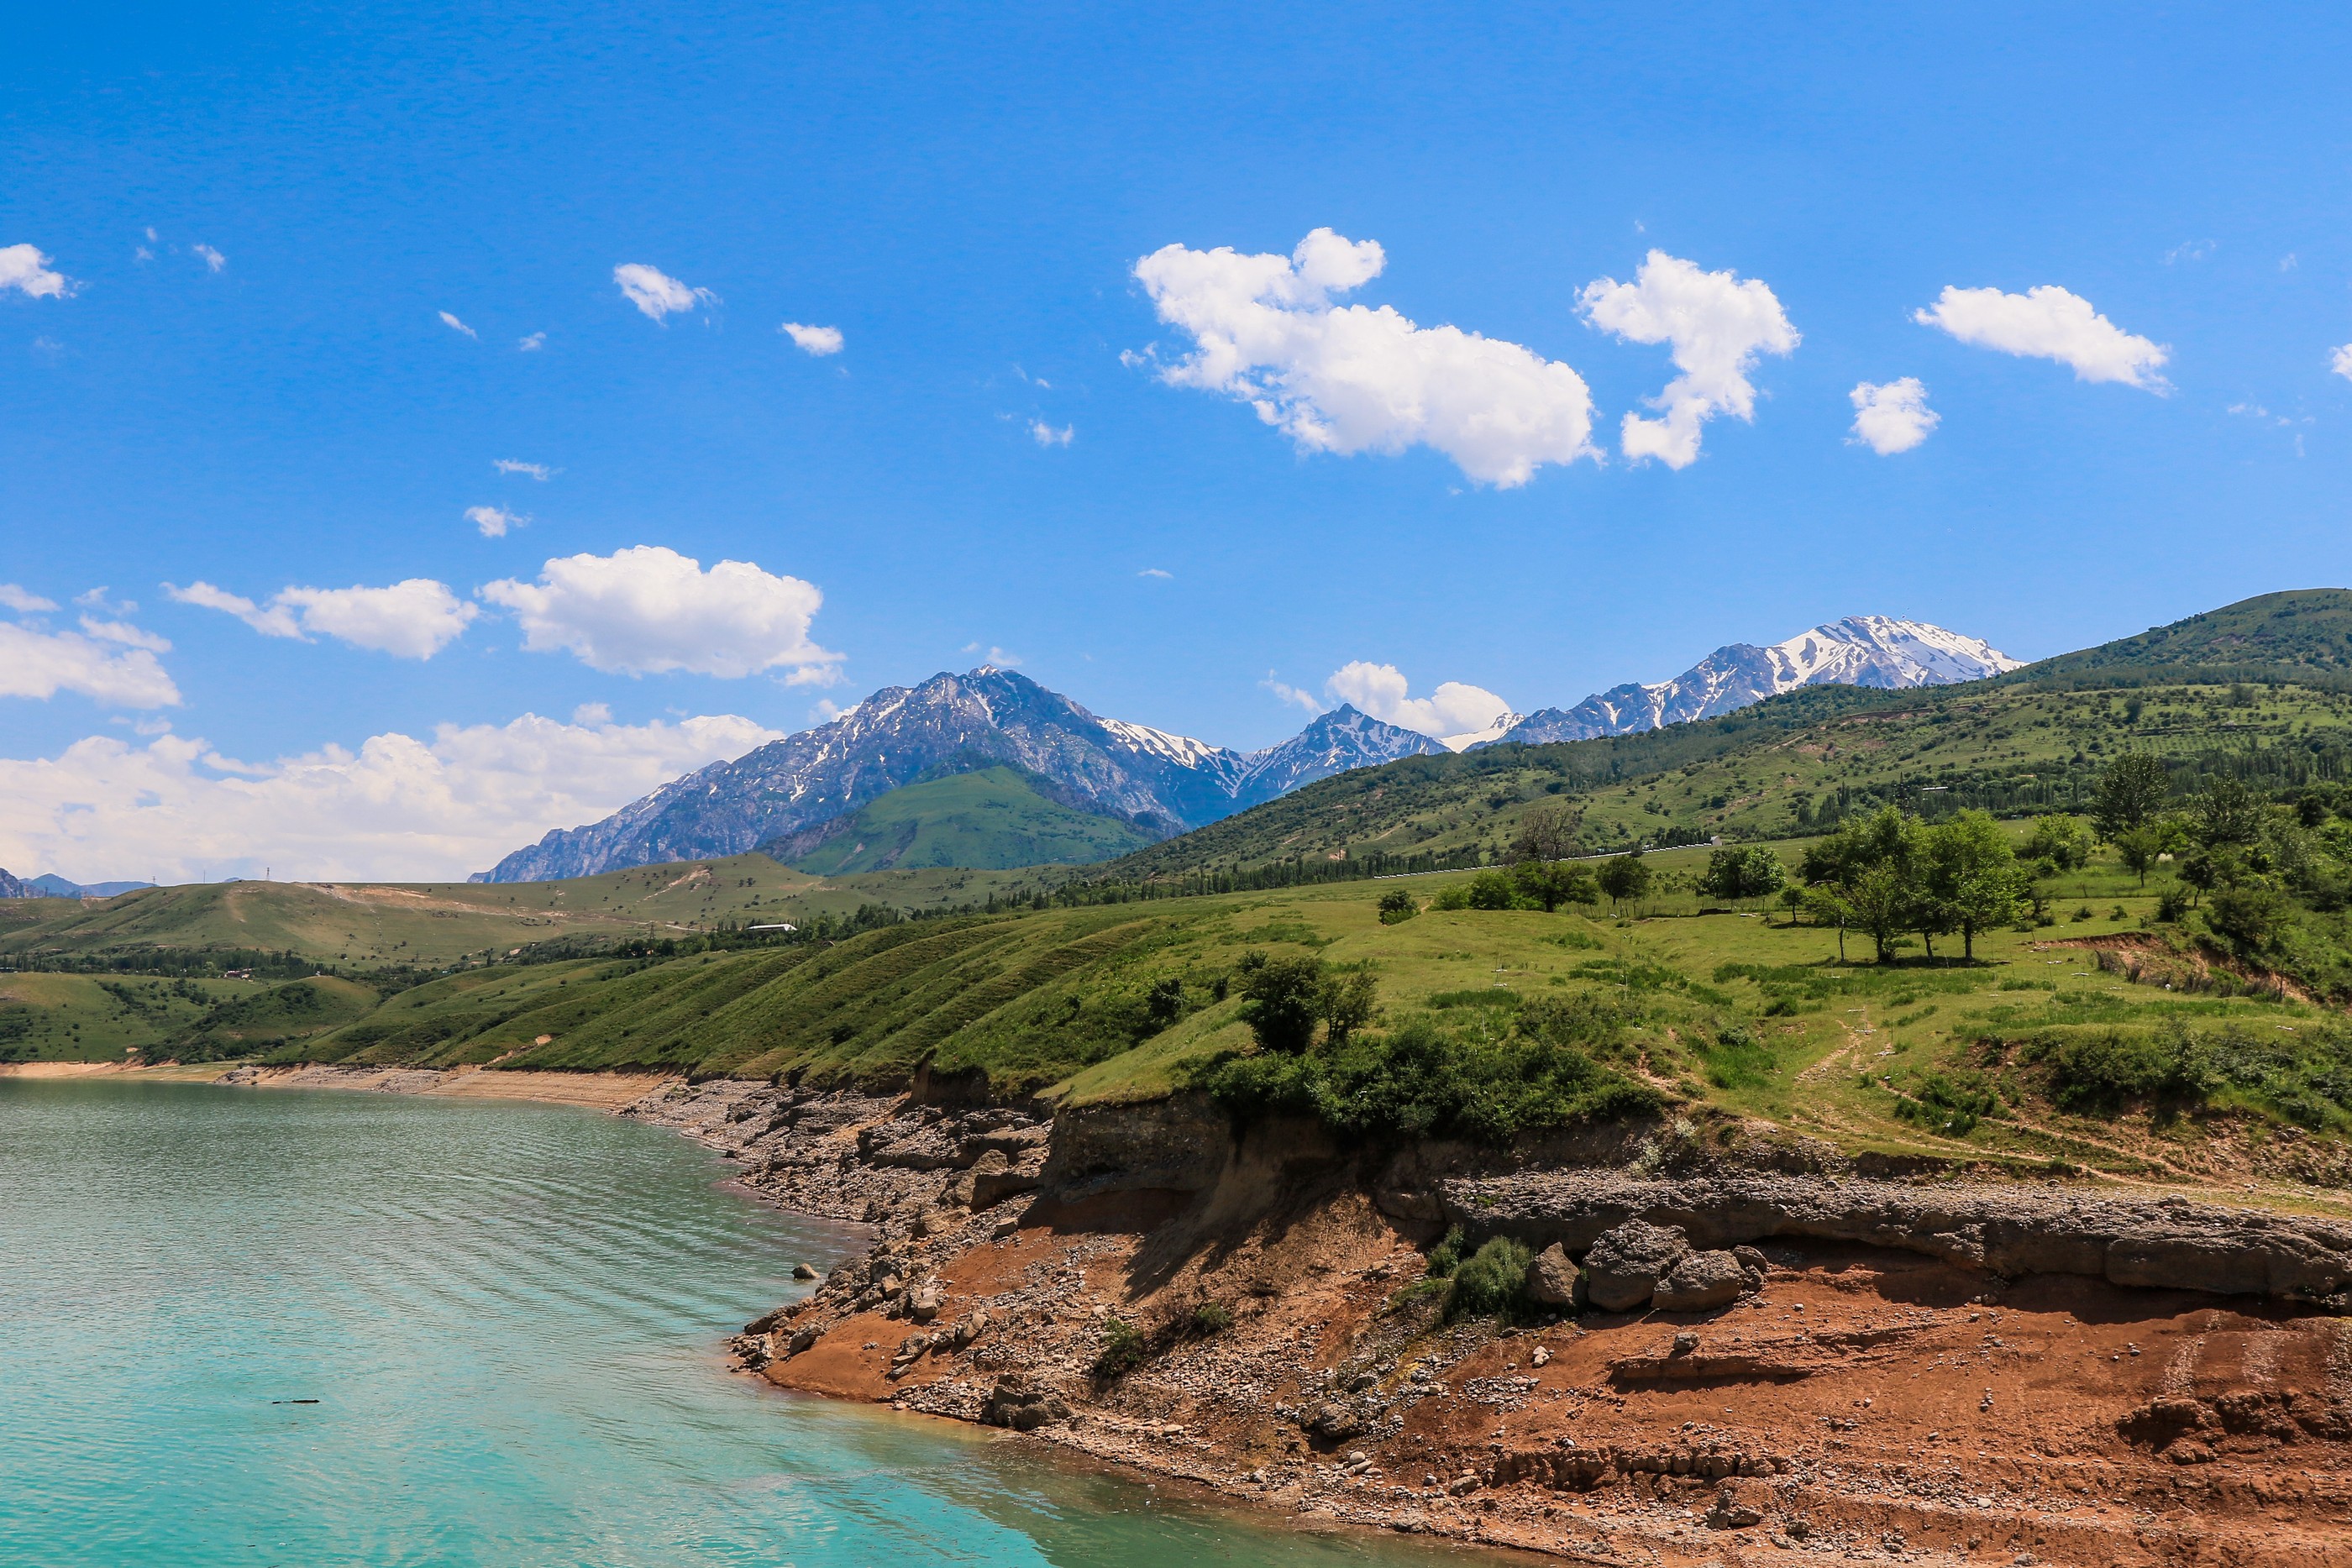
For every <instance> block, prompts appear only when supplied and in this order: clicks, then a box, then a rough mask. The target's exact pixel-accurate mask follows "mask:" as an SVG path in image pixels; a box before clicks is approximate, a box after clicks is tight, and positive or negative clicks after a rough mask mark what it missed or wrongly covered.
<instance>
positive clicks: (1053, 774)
mask: <svg viewBox="0 0 2352 1568" xmlns="http://www.w3.org/2000/svg"><path fill="white" fill-rule="evenodd" d="M1438 749H1440V748H1439V747H1438V746H1437V745H1436V743H1435V742H1433V741H1430V740H1427V739H1425V738H1423V737H1421V736H1418V735H1415V734H1413V733H1412V732H1411V731H1410V730H1403V729H1399V728H1397V727H1395V726H1394V725H1388V724H1382V723H1381V722H1380V721H1379V720H1377V719H1372V718H1367V717H1366V716H1364V715H1362V714H1360V713H1358V712H1356V710H1354V709H1353V708H1341V709H1339V711H1338V712H1337V713H1331V714H1326V715H1324V716H1322V717H1321V718H1318V719H1317V720H1316V721H1315V723H1314V724H1312V725H1309V726H1308V727H1307V730H1306V731H1305V732H1304V733H1303V734H1301V735H1299V736H1298V737H1295V738H1294V739H1292V740H1289V741H1286V742H1285V743H1284V744H1283V745H1281V746H1278V747H1272V748H1271V749H1269V750H1266V751H1263V752H1255V753H1242V752H1237V751H1232V750H1228V749H1226V748H1224V747H1213V746H1209V745H1206V744H1204V743H1203V742H1201V741H1197V740H1193V739H1191V738H1189V737H1184V736H1176V735H1170V734H1167V733H1166V732H1164V731H1160V730H1155V729H1150V728H1147V727H1144V726H1141V725H1134V724H1127V723H1124V722H1122V721H1120V720H1118V719H1104V718H1098V717H1097V716H1095V715H1093V714H1091V713H1088V712H1087V710H1086V709H1085V708H1083V707H1080V706H1078V705H1077V704H1076V703H1075V702H1072V701H1071V700H1070V699H1069V698H1067V697H1066V696H1063V695H1060V694H1058V693H1055V692H1051V691H1048V690H1046V689H1045V687H1044V686H1041V685H1038V684H1037V683H1036V682H1034V681H1033V680H1030V679H1029V678H1028V677H1027V676H1025V675H1021V674H1014V673H1013V671H1010V670H999V669H994V668H991V667H988V666H985V665H983V666H982V667H981V668H980V669H977V670H973V671H971V673H970V674H961V675H955V674H939V675H934V676H932V677H931V678H930V679H929V680H928V681H925V682H924V683H923V684H922V685H919V686H892V687H888V688H886V689H885V690H882V691H879V692H877V693H875V694H874V695H872V696H870V697H868V698H866V700H865V701H864V702H862V703H860V704H858V705H857V706H856V707H854V708H852V709H850V710H849V711H848V712H847V713H845V714H844V715H842V716H840V717H839V718H837V719H835V720H834V721H833V722H832V723H830V724H826V725H821V726H819V727H816V728H814V729H811V730H805V731H803V732H802V733H801V734H799V735H794V736H788V737H785V738H784V739H782V740H779V741H774V742H772V743H770V744H769V745H766V746H763V747H760V748H759V749H758V750H757V751H753V752H751V753H750V754H749V755H747V756H744V757H740V758H736V759H735V760H733V761H731V762H717V763H713V764H711V765H710V766H709V767H708V768H703V769H702V770H701V771H700V772H698V773H693V774H689V775H688V776H687V777H686V778H684V779H677V780H676V781H675V782H673V783H669V784H666V785H664V786H662V788H660V789H656V790H655V791H654V792H653V793H652V794H650V795H648V796H646V798H645V799H643V800H637V801H635V802H633V803H632V804H630V805H628V806H625V807H624V808H622V809H621V810H619V811H616V812H614V814H613V815H612V816H610V817H608V818H606V819H605V820H604V821H601V822H595V823H592V824H590V825H588V826H586V827H582V828H571V829H559V830H557V831H553V832H551V833H549V834H548V835H547V836H546V837H545V838H543V839H541V841H539V842H538V843H536V844H534V845H532V846H531V847H530V848H529V849H525V850H519V851H517V852H515V853H513V854H510V855H509V856H507V857H506V859H504V860H502V861H500V862H499V863H498V865H497V866H496V867H495V868H494V869H493V870H491V871H490V872H489V873H488V876H487V878H486V880H488V881H490V882H543V881H547V880H549V879H551V878H554V877H567V876H592V875H594V874H595V873H599V872H605V871H614V870H617V869H619V868H622V867H625V866H633V865H649V864H654V863H656V862H664V861H682V860H697V859H706V858H712V857H717V856H721V855H731V854H741V853H743V852H745V851H747V850H751V849H755V848H757V847H759V846H760V845H761V844H763V843H766V842H768V841H772V840H778V839H787V838H790V837H792V836H793V835H794V834H798V833H802V832H803V831H806V830H808V829H811V828H814V827H816V826H818V825H820V824H822V823H824V822H827V821H832V820H834V819H835V818H837V817H841V816H844V815H845V814H846V813H848V812H851V811H855V810H857V809H858V808H859V807H861V806H864V805H866V803H867V802H868V801H871V800H876V799H877V798H879V797H880V796H883V795H886V794H887V793H889V792H890V791H891V790H893V789H900V788H903V787H904V786H906V785H908V784H912V783H915V782H916V781H918V780H919V779H924V778H926V777H929V776H930V775H932V774H934V773H936V772H939V771H940V770H943V769H944V770H950V771H965V770H969V769H971V768H985V767H990V766H992V765H995V764H999V763H1011V764H1013V766H1015V767H1018V768H1024V769H1025V770H1026V771H1028V772H1030V773H1032V774H1035V775H1037V776H1039V777H1040V778H1043V779H1046V780H1048V781H1049V782H1050V783H1051V784H1052V785H1053V786H1054V787H1055V789H1057V790H1059V791H1060V798H1061V799H1063V800H1066V801H1067V802H1068V803H1070V804H1074V805H1077V806H1080V807H1081V808H1082V809H1086V810H1096V811H1100V812H1104V813H1106V814H1108V815H1113V816H1118V817H1120V818H1123V819H1125V820H1126V821H1130V822H1133V823H1134V824H1136V825H1137V826H1138V827H1140V828H1142V829H1144V830H1145V831H1148V832H1152V833H1156V834H1159V835H1161V836H1166V835H1169V834H1173V833H1178V832H1181V831H1185V830H1187V829H1190V828H1196V827H1199V826H1201V825H1202V824H1203V823H1206V822H1213V821H1216V820H1217V819H1219V818H1221V817H1225V816H1229V815H1231V814H1232V813H1233V812H1234V811H1237V810H1241V809H1243V808H1244V807H1245V806H1251V805H1255V804H1257V803H1258V802H1259V801H1261V800H1272V799H1274V798H1275V797H1276V796H1277V795H1281V794H1285V793H1287V792H1288V791H1289V790H1292V789H1297V788H1298V787H1299V786H1300V785H1302V784H1307V783H1311V782H1313V781H1314V780H1315V779H1321V778H1326V777H1328V776H1329V775H1330V774H1333V773H1338V772H1343V771H1345V770H1346V769H1348V768H1360V767H1365V766H1368V765H1370V764H1373V763H1380V762H1389V761H1393V760H1394V759H1395V758H1399V757H1408V756H1413V755H1417V754H1419V753H1422V752H1426V751H1435V750H1438Z"/></svg>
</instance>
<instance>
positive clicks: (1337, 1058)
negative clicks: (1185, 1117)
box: [1194, 997, 1664, 1145]
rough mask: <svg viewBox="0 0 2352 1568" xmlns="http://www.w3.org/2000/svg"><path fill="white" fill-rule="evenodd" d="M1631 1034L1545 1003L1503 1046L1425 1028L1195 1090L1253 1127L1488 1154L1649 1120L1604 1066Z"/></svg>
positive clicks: (1237, 1071)
mask: <svg viewBox="0 0 2352 1568" xmlns="http://www.w3.org/2000/svg"><path fill="white" fill-rule="evenodd" d="M1622 1027H1623V1026H1622V1022H1621V1021H1620V1020H1618V1019H1616V1017H1615V1015H1614V1014H1613V1013H1611V1012H1609V1011H1608V1010H1607V1009H1604V1008H1601V1007H1598V1006H1596V1005H1595V1004H1593V1003H1592V1002H1591V1001H1590V1000H1589V999H1582V998H1551V997H1546V998H1540V999H1538V1001H1535V1002H1530V1003H1528V1004H1526V1005H1525V1006H1524V1007H1523V1008H1521V1009H1520V1010H1519V1012H1518V1014H1517V1018H1516V1020H1515V1022H1514V1025H1513V1028H1512V1030H1511V1032H1510V1033H1509V1034H1508V1035H1507V1036H1506V1037H1505V1038H1502V1039H1499V1040H1496V1039H1492V1038H1487V1037H1486V1031H1484V1030H1481V1031H1480V1032H1479V1034H1478V1035H1476V1036H1474V1037H1470V1038H1457V1037H1455V1036H1454V1035H1451V1034H1449V1033H1447V1032H1446V1031H1445V1030H1443V1029H1442V1028H1440V1027H1439V1026H1438V1024H1437V1023H1436V1022H1435V1021H1434V1020H1433V1019H1430V1018H1428V1017H1425V1016H1424V1017H1419V1018H1412V1019H1407V1020H1406V1021H1405V1022H1404V1023H1403V1024H1402V1025H1400V1026H1399V1027H1397V1028H1395V1029H1392V1030H1386V1031H1384V1032H1382V1033H1379V1034H1365V1035H1358V1036H1352V1037H1349V1038H1348V1039H1345V1040H1339V1041H1334V1042H1332V1043H1330V1044H1328V1045H1327V1046H1326V1047H1325V1048H1324V1049H1322V1050H1320V1051H1314V1052H1311V1053H1306V1054H1298V1055H1286V1054H1282V1053H1276V1052H1265V1053H1261V1054H1259V1055H1256V1056H1244V1057H1226V1058H1223V1059H1220V1060H1218V1061H1213V1062H1211V1063H1209V1064H1207V1066H1206V1067H1205V1068H1204V1069H1203V1070H1202V1071H1200V1073H1199V1074H1198V1075H1197V1076H1196V1078H1195V1080H1194V1081H1195V1082H1199V1083H1201V1084H1202V1087H1204V1088H1206V1089H1207V1090H1208V1091H1209V1092H1210V1093H1211V1094H1212V1095H1213V1097H1214V1098H1215V1099H1217V1100H1218V1101H1219V1103H1222V1104H1223V1105H1224V1106H1225V1107H1226V1108H1227V1109H1228V1110H1230V1111H1232V1112H1234V1113H1235V1114H1236V1115H1239V1116H1242V1117H1244V1118H1245V1119H1246V1118H1254V1117H1257V1116H1262V1115H1265V1114H1269V1113H1290V1114H1294V1115H1312V1116H1315V1117H1317V1118H1318V1119H1319V1120H1320V1121H1321V1122H1322V1123H1323V1124H1325V1125H1326V1126H1328V1127H1330V1128H1331V1129H1332V1130H1333V1131H1334V1132H1337V1133H1339V1134H1342V1135H1345V1136H1350V1137H1356V1138H1361V1139H1370V1140H1382V1139H1391V1138H1399V1137H1412V1138H1425V1137H1461V1138H1467V1139H1470V1140H1472V1141H1474V1142H1476V1143H1481V1144H1486V1145H1504V1144H1508V1143H1509V1142H1510V1141H1511V1140H1512V1139H1514V1138H1516V1137H1518V1136H1519V1135H1521V1134H1528V1133H1538V1132H1544V1131H1549V1130H1550V1129H1552V1128H1555V1127H1561V1126H1566V1125H1569V1124H1572V1123H1576V1122H1580V1121H1605V1120H1614V1119H1618V1118H1622V1117H1627V1116H1633V1115H1640V1114H1643V1113H1647V1112H1651V1111H1654V1110H1656V1109H1657V1108H1658V1107H1659V1106H1660V1105H1661V1104H1663V1103H1664V1100H1663V1098H1662V1097H1661V1096H1660V1094H1659V1093H1658V1092H1657V1091H1656V1090H1654V1089H1653V1088H1651V1087H1650V1086H1648V1085H1647V1084H1643V1083H1638V1082H1634V1081H1633V1080H1632V1079H1630V1078H1628V1077H1626V1076H1625V1075H1624V1074H1622V1073H1621V1072H1618V1071H1614V1070H1613V1069H1611V1068H1608V1067H1604V1066H1602V1065H1601V1063H1600V1062H1599V1061H1595V1060H1594V1058H1593V1056H1592V1055H1591V1050H1592V1049H1593V1048H1595V1047H1597V1046H1605V1045H1613V1044H1614V1042H1615V1040H1617V1038H1618V1036H1619V1034H1620V1033H1621V1032H1622Z"/></svg>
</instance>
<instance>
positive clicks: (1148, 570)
mask: <svg viewBox="0 0 2352 1568" xmlns="http://www.w3.org/2000/svg"><path fill="white" fill-rule="evenodd" d="M1135 575H1136V576H1138V577H1156V578H1158V579H1159V580H1160V581H1162V582H1166V581H1168V580H1170V579H1171V578H1173V577H1174V576H1175V575H1176V574H1175V573H1174V572H1172V571H1163V570H1160V568H1158V567H1156V566H1147V567H1145V568H1144V569H1143V570H1141V571H1139V572H1137V573H1136V574H1135Z"/></svg>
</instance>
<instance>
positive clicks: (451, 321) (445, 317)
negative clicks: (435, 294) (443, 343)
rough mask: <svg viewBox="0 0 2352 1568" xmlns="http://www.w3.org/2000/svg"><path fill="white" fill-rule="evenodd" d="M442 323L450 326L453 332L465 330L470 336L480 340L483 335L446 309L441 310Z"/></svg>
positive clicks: (447, 326)
mask: <svg viewBox="0 0 2352 1568" xmlns="http://www.w3.org/2000/svg"><path fill="white" fill-rule="evenodd" d="M441 325H443V326H444V327H446V328H448V329H450V330H451V331H453V332H463V333H465V334H466V336H467V337H468V338H473V339H477V340H478V339H479V338H480V337H481V334H480V333H479V332H477V331H475V330H474V329H472V328H471V327H468V326H467V325H466V324H465V323H464V322H463V321H460V320H458V319H457V318H456V317H455V316H452V315H450V314H449V312H447V311H446V310H444V311H442V312H441Z"/></svg>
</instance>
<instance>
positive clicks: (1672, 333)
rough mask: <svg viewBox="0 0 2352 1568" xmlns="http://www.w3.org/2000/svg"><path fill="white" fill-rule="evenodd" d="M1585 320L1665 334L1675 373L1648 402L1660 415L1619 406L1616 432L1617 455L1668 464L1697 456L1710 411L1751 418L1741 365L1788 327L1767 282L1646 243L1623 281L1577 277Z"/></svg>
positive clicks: (1789, 334) (1790, 338) (1779, 342)
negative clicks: (1703, 267) (1583, 281)
mask: <svg viewBox="0 0 2352 1568" xmlns="http://www.w3.org/2000/svg"><path fill="white" fill-rule="evenodd" d="M1577 298H1578V303H1579V304H1580V306H1581V307H1582V308H1583V310H1584V314H1585V319H1588V320H1590V321H1591V323H1592V324H1593V325H1594V326H1596V327H1599V328H1601V329H1602V330H1604V331H1608V332H1613V333H1615V334H1616V335H1617V336H1618V337H1620V338H1623V339H1627V340H1630V341H1633V342H1636V343H1668V344H1671V345H1673V348H1672V350H1671V357H1672V359H1673V360H1674V363H1675V369H1676V370H1678V371H1681V372H1682V374H1680V375H1678V376H1676V377H1675V379H1674V380H1673V381H1671V382H1667V383H1666V388H1665V390H1664V392H1660V393H1659V394H1658V395H1657V396H1656V397H1654V398H1651V399H1649V400H1648V402H1649V403H1650V406H1651V407H1653V408H1656V409H1661V410H1664V413H1665V417H1664V418H1663V419H1644V418H1643V417H1642V416H1641V415H1640V414H1637V413H1629V414H1627V415H1626V416H1625V422H1624V425H1623V427H1622V431H1621V433H1620V444H1622V447H1623V449H1624V453H1625V455H1626V456H1628V457H1631V458H1633V459H1634V460H1635V461H1637V462H1638V461H1640V460H1642V459H1643V458H1648V457H1654V458H1656V459H1658V460H1659V461H1660V462H1662V463H1664V465H1666V466H1667V467H1669V468H1687V467H1689V466H1690V465H1691V464H1693V463H1695V462H1696V461H1697V460H1698V445H1699V426H1700V425H1702V424H1704V423H1706V421H1707V420H1709V419H1712V418H1713V417H1714V416H1715V415H1717V414H1718V413H1728V414H1733V415H1736V416H1738V418H1740V419H1743V420H1752V419H1754V418H1755V417H1756V389H1755V387H1754V386H1753V385H1751V384H1750V383H1749V382H1748V372H1749V371H1752V370H1754V369H1755V368H1756V356H1757V355H1759V354H1785V353H1788V352H1789V351H1790V350H1792V349H1794V348H1795V347H1796V346H1797V342H1798V338H1797V329H1795V328H1794V327H1792V326H1790V324H1789V317H1788V314H1787V312H1785V311H1783V310H1782V309H1781V308H1780V300H1779V298H1776V297H1775V296H1774V295H1773V293H1772V290H1771V289H1770V288H1769V287H1766V286H1765V284H1764V283H1763V282H1762V281H1761V280H1760V279H1758V278H1753V277H1750V278H1747V279H1745V280H1743V279H1741V278H1740V277H1739V276H1738V274H1736V273H1733V272H1730V271H1723V272H1702V271H1700V270H1699V267H1698V266H1697V264H1696V263H1695V262H1688V261H1685V260H1683V259H1682V258H1681V257H1679V256H1668V255H1667V254H1666V253H1665V252H1664V251H1662V250H1654V251H1652V252H1651V253H1650V254H1649V255H1648V256H1646V257H1645V258H1643V262H1642V265H1641V267H1640V268H1639V269H1638V270H1637V271H1636V272H1635V273H1634V274H1633V282H1631V283H1620V282H1618V281H1617V280H1616V279H1615V278H1613V277H1603V278H1600V279H1598V280H1596V281H1594V282H1592V283H1590V284H1587V285H1586V286H1585V287H1584V291H1583V293H1581V294H1580V295H1579V296H1578V297H1577Z"/></svg>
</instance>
